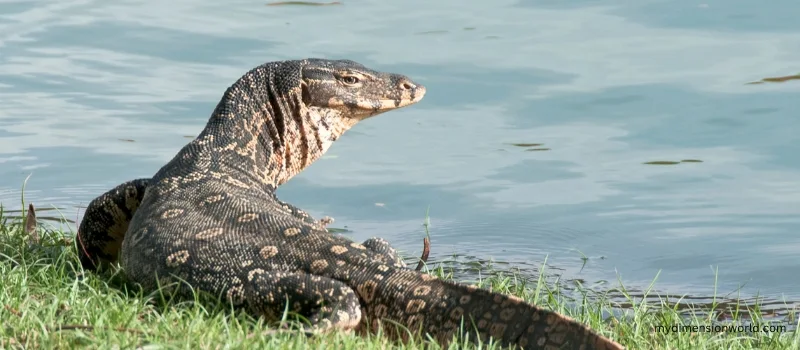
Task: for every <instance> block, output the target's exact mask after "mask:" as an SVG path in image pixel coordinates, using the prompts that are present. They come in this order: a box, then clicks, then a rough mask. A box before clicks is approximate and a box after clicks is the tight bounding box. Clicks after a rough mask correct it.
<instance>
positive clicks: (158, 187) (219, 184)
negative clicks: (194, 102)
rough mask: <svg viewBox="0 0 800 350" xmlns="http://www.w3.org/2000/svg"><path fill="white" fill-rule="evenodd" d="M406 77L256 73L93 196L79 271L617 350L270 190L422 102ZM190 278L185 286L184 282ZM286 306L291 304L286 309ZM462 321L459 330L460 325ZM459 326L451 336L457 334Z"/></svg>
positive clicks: (546, 344) (434, 332)
mask: <svg viewBox="0 0 800 350" xmlns="http://www.w3.org/2000/svg"><path fill="white" fill-rule="evenodd" d="M425 92H426V88H425V87H424V86H422V85H420V84H418V83H416V82H414V81H412V80H411V79H410V78H408V77H406V76H403V75H400V74H394V73H386V72H378V71H375V70H372V69H369V68H367V67H365V66H363V65H361V64H359V63H356V62H353V61H350V60H326V59H315V58H308V59H302V60H286V61H276V62H268V63H265V64H263V65H260V66H258V67H256V68H253V69H252V70H250V71H249V72H247V73H245V74H244V75H243V76H242V77H241V78H239V79H238V80H237V81H236V82H235V83H234V84H233V85H231V86H230V87H229V88H228V89H227V90H226V91H225V93H224V95H223V97H222V98H221V100H220V101H219V103H218V104H217V106H216V108H215V109H214V111H213V113H212V115H211V117H210V119H209V120H208V122H207V124H206V126H205V128H204V129H203V130H202V131H201V133H200V134H199V135H198V136H197V138H195V139H194V140H192V141H190V142H189V143H188V144H187V145H186V146H184V147H183V148H182V149H181V150H180V151H179V152H178V153H177V154H176V155H175V156H174V158H172V160H170V161H169V162H168V163H167V164H166V165H164V166H163V167H162V168H161V169H159V170H158V171H157V172H156V174H155V175H153V176H152V177H151V178H142V179H136V180H131V181H128V182H125V183H123V184H120V185H119V186H116V187H115V188H113V189H111V190H109V191H108V192H106V193H104V194H102V195H101V196H99V197H97V198H95V199H94V200H93V201H92V202H90V204H89V205H88V207H87V210H86V213H85V215H84V218H83V220H82V222H81V224H80V227H79V230H78V242H79V245H80V247H79V255H80V259H81V263H82V265H83V266H84V267H85V268H87V269H90V270H91V269H94V268H95V267H97V266H102V265H104V264H108V263H113V262H117V261H118V262H119V263H120V265H121V267H122V269H123V271H124V274H125V275H126V277H127V278H128V279H129V280H131V281H133V282H135V283H137V284H139V285H141V286H142V287H144V288H145V289H151V290H155V289H156V288H158V287H159V286H163V285H166V284H169V283H171V282H174V281H183V282H185V283H184V284H180V287H178V289H179V292H182V293H189V292H190V289H189V287H188V286H191V287H192V288H194V289H196V290H200V291H204V292H209V293H213V294H215V295H221V296H224V297H225V298H226V300H228V301H229V302H231V303H233V304H234V305H236V306H239V307H242V308H244V309H245V310H247V311H248V312H250V313H252V314H253V315H256V316H261V317H265V318H267V319H269V320H276V319H278V318H280V316H281V314H282V313H283V311H284V309H285V306H287V305H288V307H289V310H290V311H293V312H295V313H298V314H300V315H302V316H304V317H306V318H307V320H308V321H309V324H310V325H309V329H311V330H313V331H329V330H334V329H339V330H345V331H349V330H355V331H357V332H377V330H378V329H379V328H381V327H382V329H383V331H384V334H386V335H387V336H389V337H391V338H394V339H400V340H404V341H405V340H408V339H409V333H408V332H407V331H402V330H400V329H398V328H397V327H394V326H391V325H401V326H403V327H405V328H406V329H407V330H410V331H411V332H412V333H413V332H419V331H421V332H422V333H423V334H424V333H427V334H429V335H430V336H431V337H432V338H433V339H434V340H435V341H437V342H439V343H440V344H442V345H446V344H449V342H450V341H451V340H452V339H453V336H454V335H464V334H467V333H468V334H470V335H471V339H475V336H476V335H477V336H479V337H481V339H484V340H486V339H488V337H492V338H494V339H495V340H496V341H499V342H500V343H502V344H505V345H512V344H513V345H518V346H520V347H521V348H523V349H555V348H568V349H621V348H622V347H621V345H619V344H618V343H616V342H614V341H612V340H610V339H608V338H606V337H604V336H601V335H599V334H598V333H596V332H594V331H592V330H591V329H589V327H587V326H585V325H583V324H582V323H580V322H577V321H574V320H572V319H570V318H568V317H566V316H563V315H560V314H558V313H556V312H553V311H549V310H545V309H542V308H539V307H537V306H535V305H532V304H530V303H526V302H524V301H523V300H522V299H520V298H518V297H514V296H508V295H503V294H500V293H496V292H491V291H488V290H484V289H479V288H477V287H475V286H469V285H465V284H460V283H455V282H451V281H445V280H442V279H439V278H437V277H435V276H432V275H429V274H426V273H422V272H418V271H414V270H411V269H406V268H405V264H404V263H403V260H402V259H401V258H400V257H399V255H398V254H397V252H396V251H395V250H394V249H392V248H391V246H390V245H389V244H388V242H386V241H385V240H382V239H380V238H373V239H369V240H367V241H366V242H364V243H362V244H359V243H356V242H353V241H352V240H350V239H349V238H347V237H344V236H341V235H333V234H330V233H329V232H328V231H327V230H326V229H325V224H326V222H325V221H317V220H314V219H313V218H311V216H310V215H308V213H306V212H305V211H303V210H301V209H299V208H297V207H295V206H293V205H290V204H288V203H286V202H283V201H281V200H279V199H278V198H277V196H276V195H275V191H276V189H277V188H278V186H280V185H282V184H284V183H285V182H286V181H288V180H289V179H291V178H292V177H293V176H295V175H296V174H298V173H299V172H300V171H302V170H303V169H304V168H306V167H308V166H309V165H310V164H311V163H312V162H314V161H315V160H316V159H318V158H319V157H320V156H322V154H323V153H325V152H326V151H327V150H328V148H329V147H330V146H331V145H332V143H333V142H334V141H336V140H337V139H338V138H339V137H340V136H342V135H343V134H344V133H345V131H347V130H348V129H350V128H351V127H353V126H354V125H355V124H356V123H358V122H359V121H362V120H364V119H367V118H370V117H373V116H375V115H378V114H381V113H384V112H387V111H391V110H395V109H399V108H402V107H405V106H409V105H412V104H414V103H417V102H419V101H420V100H421V99H422V98H423V96H425ZM187 285H188V286H187ZM287 302H288V304H287ZM462 321H464V323H463V325H464V327H461V325H462ZM462 331H463V332H465V333H459V332H462Z"/></svg>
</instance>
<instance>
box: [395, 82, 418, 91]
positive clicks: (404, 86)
mask: <svg viewBox="0 0 800 350" xmlns="http://www.w3.org/2000/svg"><path fill="white" fill-rule="evenodd" d="M399 85H400V88H401V89H403V90H411V89H413V88H415V87H417V86H416V85H414V84H412V83H410V82H409V81H408V80H403V81H401V82H400V84H399Z"/></svg>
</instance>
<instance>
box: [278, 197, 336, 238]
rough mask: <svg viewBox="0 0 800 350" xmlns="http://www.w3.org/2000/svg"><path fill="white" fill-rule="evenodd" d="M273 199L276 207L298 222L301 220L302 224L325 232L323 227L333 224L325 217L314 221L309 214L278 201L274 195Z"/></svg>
mask: <svg viewBox="0 0 800 350" xmlns="http://www.w3.org/2000/svg"><path fill="white" fill-rule="evenodd" d="M273 199H275V201H276V202H278V205H280V206H282V207H283V209H286V210H287V211H288V212H289V214H291V215H292V216H294V217H296V218H298V219H300V220H303V222H305V223H308V224H311V225H313V226H315V227H318V228H320V229H323V230H326V228H325V227H326V226H328V225H330V224H332V223H333V218H332V217H329V216H326V217H324V218H322V219H319V220H314V218H313V217H311V214H309V213H307V212H306V211H305V210H303V209H300V208H298V207H296V206H294V205H292V204H289V203H286V202H284V201H282V200H280V199H278V197H277V196H276V195H274V194H273Z"/></svg>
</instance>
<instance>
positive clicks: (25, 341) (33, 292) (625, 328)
mask: <svg viewBox="0 0 800 350" xmlns="http://www.w3.org/2000/svg"><path fill="white" fill-rule="evenodd" d="M40 226H46V225H40ZM37 231H38V236H39V237H38V242H34V241H33V240H32V239H31V235H30V234H28V233H26V232H25V229H24V225H23V223H22V220H19V219H18V218H9V217H5V216H3V215H2V213H0V280H2V281H3V282H2V285H3V288H2V290H1V291H0V319H2V320H3V323H4V324H3V327H2V328H0V348H3V349H12V348H26V349H31V348H44V349H48V348H110V347H112V346H114V345H118V346H119V348H123V349H125V348H139V347H141V348H144V349H157V348H158V349H160V348H169V349H173V348H175V349H212V348H214V349H216V348H222V347H225V348H251V347H255V348H259V347H269V348H285V349H327V348H341V349H364V348H375V349H385V348H391V347H392V346H396V347H400V345H398V344H393V343H390V342H388V341H386V340H385V339H384V338H381V337H374V336H373V337H369V338H361V337H357V336H354V335H348V334H344V333H335V334H328V335H322V336H315V337H311V338H307V337H305V336H300V335H298V334H297V333H292V332H289V331H282V332H274V333H272V334H268V335H265V334H264V332H265V330H266V329H267V326H265V325H264V324H263V323H262V322H261V321H259V320H256V319H253V318H251V317H249V316H247V315H245V314H242V313H239V312H233V311H230V310H229V309H228V308H227V307H226V306H225V305H213V304H211V305H209V304H203V305H205V306H201V305H199V304H195V303H189V302H180V301H166V300H165V299H164V298H162V297H161V296H160V295H158V294H157V293H152V294H144V293H141V292H138V291H136V289H135V287H133V286H130V285H127V284H126V283H125V281H124V278H122V277H121V276H120V275H113V274H103V275H97V274H94V273H91V272H85V271H83V269H82V268H81V266H80V263H79V262H78V259H77V255H76V252H77V250H76V245H75V242H74V241H73V240H72V236H73V233H72V232H64V231H60V230H52V229H48V228H46V227H39V228H38V230H37ZM434 249H435V248H434ZM451 272H452V271H450V270H449V268H446V267H444V266H442V265H438V264H435V263H434V264H432V265H431V266H430V273H431V274H434V275H438V276H440V277H443V278H452V273H451ZM486 275H489V276H490V277H487V278H485V279H483V280H481V281H480V282H479V283H478V284H479V285H480V286H481V287H484V288H492V290H494V291H498V292H502V293H508V294H514V295H516V296H519V297H521V298H523V299H525V300H527V301H530V302H533V303H535V304H537V305H541V306H543V307H545V308H548V309H552V310H556V311H558V312H561V313H563V314H566V315H569V316H571V317H573V318H575V319H577V320H580V321H581V322H584V323H587V324H589V325H590V326H591V327H592V328H593V329H596V330H597V331H599V332H600V333H602V334H604V335H606V336H609V337H611V338H613V339H615V340H617V341H618V342H620V343H622V344H623V345H625V346H626V347H627V348H630V349H795V348H800V336H798V333H797V332H796V331H795V330H790V329H793V328H795V327H791V324H790V327H789V328H786V327H787V326H786V325H785V324H774V325H772V326H770V323H767V321H766V320H764V319H763V318H762V313H761V312H759V311H758V310H750V311H752V312H748V311H744V312H733V313H730V312H729V313H727V314H725V315H726V316H725V317H724V318H723V319H724V320H723V321H719V319H720V317H719V315H720V314H719V313H713V312H712V313H708V312H707V310H697V311H698V312H697V313H696V315H695V316H687V313H686V309H685V304H684V306H681V307H680V308H678V307H676V306H675V305H668V304H666V303H665V302H653V301H652V300H653V299H652V298H647V299H646V300H647V301H646V302H644V303H642V302H641V300H642V299H641V298H637V297H629V298H628V300H627V302H626V303H625V304H627V305H625V307H624V308H620V307H619V306H620V305H621V304H623V303H620V302H619V301H614V302H612V301H610V300H609V299H608V298H606V297H604V294H599V293H596V292H592V291H589V290H580V289H579V290H578V292H577V293H575V292H572V293H569V295H566V293H561V291H560V288H559V287H558V286H557V285H554V284H552V283H550V282H548V281H547V279H545V278H544V277H542V276H544V274H542V276H540V278H539V279H538V280H536V279H534V280H527V279H525V278H520V276H516V275H514V274H510V273H499V274H495V273H492V274H486ZM617 291H618V292H620V293H622V294H623V295H625V294H626V293H625V288H623V287H619V288H617ZM575 295H579V296H581V295H582V296H583V297H579V298H573V297H574V296H575ZM576 299H577V300H576ZM723 313H724V312H723ZM612 315H614V316H612ZM789 321H790V322H792V323H793V324H794V326H796V325H797V318H796V317H794V316H791V319H790V320H789ZM754 326H755V327H754ZM704 327H714V328H716V329H713V328H712V329H711V330H710V331H707V330H705V329H703V328H704ZM723 327H725V328H723ZM729 327H730V328H729ZM764 327H766V328H764ZM780 327H784V328H780ZM404 348H406V349H421V348H433V349H436V348H438V347H436V346H433V347H430V344H426V343H425V342H424V341H421V340H420V341H417V342H415V343H413V344H408V345H406V346H405V347H404ZM453 348H455V347H453ZM461 348H474V347H473V346H472V345H468V346H462V347H461ZM483 348H487V347H486V344H483ZM488 348H494V347H492V346H489V347H488Z"/></svg>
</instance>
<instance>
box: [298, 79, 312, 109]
mask: <svg viewBox="0 0 800 350" xmlns="http://www.w3.org/2000/svg"><path fill="white" fill-rule="evenodd" d="M300 99H301V100H302V101H303V104H305V105H306V106H310V105H311V93H310V92H309V91H308V83H306V81H305V80H300Z"/></svg>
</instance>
